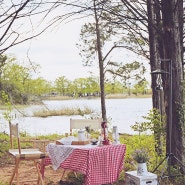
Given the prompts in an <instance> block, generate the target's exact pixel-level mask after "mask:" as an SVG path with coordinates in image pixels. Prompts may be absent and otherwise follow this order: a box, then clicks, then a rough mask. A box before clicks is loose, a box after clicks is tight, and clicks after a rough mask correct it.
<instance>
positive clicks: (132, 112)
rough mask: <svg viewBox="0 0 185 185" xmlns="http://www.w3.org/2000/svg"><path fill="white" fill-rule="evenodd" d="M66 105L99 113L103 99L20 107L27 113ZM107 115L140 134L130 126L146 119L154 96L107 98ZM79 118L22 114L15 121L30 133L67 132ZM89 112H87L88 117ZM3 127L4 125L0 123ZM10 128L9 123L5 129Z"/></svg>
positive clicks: (122, 129) (123, 128)
mask: <svg viewBox="0 0 185 185" xmlns="http://www.w3.org/2000/svg"><path fill="white" fill-rule="evenodd" d="M64 107H65V108H66V107H69V108H71V107H73V108H84V107H88V108H91V109H93V110H94V111H95V112H97V113H98V114H100V112H101V104H100V99H90V100H87V99H80V100H62V101H44V106H38V105H37V106H30V107H29V108H26V109H24V110H21V111H23V112H24V113H25V115H30V116H31V115H32V112H33V111H36V110H39V109H44V108H47V109H51V110H53V109H61V108H64ZM106 109H107V117H108V119H109V120H111V127H112V126H113V125H115V126H117V127H118V131H119V132H120V133H128V134H137V132H134V131H133V130H132V129H131V128H130V126H131V125H133V124H135V122H141V121H143V118H142V116H146V115H147V113H148V112H149V110H151V109H152V99H151V98H138V99H134V98H133V99H107V100H106ZM71 117H73V118H79V117H80V116H52V117H48V118H37V117H24V118H22V117H19V118H16V120H15V121H14V122H19V124H20V127H21V130H22V131H26V132H27V133H29V134H31V135H47V134H53V133H57V134H64V133H65V132H69V120H70V118H71ZM87 117H88V116H86V118H87ZM1 129H2V126H1ZM7 129H8V128H7V127H6V128H5V130H7Z"/></svg>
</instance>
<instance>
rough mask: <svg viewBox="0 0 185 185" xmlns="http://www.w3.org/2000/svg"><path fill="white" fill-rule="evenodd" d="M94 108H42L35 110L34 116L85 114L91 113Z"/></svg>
mask: <svg viewBox="0 0 185 185" xmlns="http://www.w3.org/2000/svg"><path fill="white" fill-rule="evenodd" d="M91 113H93V110H91V109H90V108H88V107H85V108H84V109H81V108H63V109H60V110H45V109H44V110H40V111H37V112H33V116H34V117H43V118H45V117H48V116H64V115H65V116H66V115H67V116H71V115H81V116H84V115H85V114H91Z"/></svg>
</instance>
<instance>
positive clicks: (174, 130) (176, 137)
mask: <svg viewBox="0 0 185 185" xmlns="http://www.w3.org/2000/svg"><path fill="white" fill-rule="evenodd" d="M147 7H148V30H149V42H150V64H151V71H154V70H156V69H162V70H164V71H166V72H168V73H169V74H168V75H164V76H163V78H162V79H163V89H164V102H163V97H162V98H160V95H159V93H157V92H156V91H155V87H156V77H155V76H152V89H153V92H154V93H153V107H154V108H158V109H159V110H160V105H159V104H160V101H161V100H162V102H163V106H164V108H163V110H164V111H165V115H166V119H167V120H166V121H167V123H166V129H167V130H166V135H167V136H166V152H167V154H170V153H172V154H174V155H175V156H176V157H177V158H178V159H179V160H180V161H182V162H183V163H184V162H185V159H184V158H185V157H184V156H185V155H184V146H185V145H184V144H185V141H184V140H185V139H184V135H183V131H184V123H183V122H184V113H183V83H182V82H183V66H182V64H183V40H182V39H183V37H182V30H183V0H179V1H176V0H170V1H169V0H162V1H161V7H160V4H158V3H156V1H154V0H147ZM160 11H161V12H160ZM160 15H162V17H160ZM170 66H171V67H172V68H171V69H170ZM171 77H172V78H171ZM170 81H171V82H172V84H170ZM171 86H172V90H171V89H170V87H171ZM170 93H171V94H170ZM171 95H172V98H171V99H170V97H171ZM163 110H162V112H163ZM177 163H178V162H177V160H172V161H171V162H170V164H172V165H175V164H177Z"/></svg>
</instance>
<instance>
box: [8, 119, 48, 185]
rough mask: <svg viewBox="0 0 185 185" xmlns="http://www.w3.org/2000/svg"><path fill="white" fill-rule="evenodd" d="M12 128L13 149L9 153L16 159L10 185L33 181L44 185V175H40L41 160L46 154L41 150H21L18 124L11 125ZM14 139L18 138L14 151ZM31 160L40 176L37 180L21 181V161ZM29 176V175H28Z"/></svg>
mask: <svg viewBox="0 0 185 185" xmlns="http://www.w3.org/2000/svg"><path fill="white" fill-rule="evenodd" d="M9 126H10V142H11V149H9V153H10V154H11V155H12V156H13V157H14V159H15V167H14V171H13V174H12V176H11V179H10V182H9V185H12V184H13V182H16V184H17V185H19V184H20V183H21V182H32V181H37V184H39V183H41V184H42V185H44V181H43V178H42V175H41V173H40V163H39V162H40V160H41V159H43V158H45V157H46V154H45V153H43V152H41V151H40V150H39V149H21V144H20V134H19V126H18V123H17V124H11V123H9ZM14 137H15V138H16V140H17V141H16V146H17V145H18V147H16V148H17V149H14V142H13V141H14ZM25 160H29V161H32V162H33V164H34V166H35V168H36V170H37V174H38V178H37V179H31V180H30V179H29V180H24V181H20V179H19V164H20V162H21V161H25ZM28 176H29V175H28ZM15 177H16V181H13V180H14V178H15Z"/></svg>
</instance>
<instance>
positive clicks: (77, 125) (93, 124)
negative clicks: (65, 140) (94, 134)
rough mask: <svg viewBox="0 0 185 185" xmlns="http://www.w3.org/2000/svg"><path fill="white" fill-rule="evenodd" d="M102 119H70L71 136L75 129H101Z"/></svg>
mask: <svg viewBox="0 0 185 185" xmlns="http://www.w3.org/2000/svg"><path fill="white" fill-rule="evenodd" d="M101 122H102V120H101V119H72V118H70V134H72V132H73V129H85V127H87V126H88V127H89V128H90V129H93V130H100V129H101Z"/></svg>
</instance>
